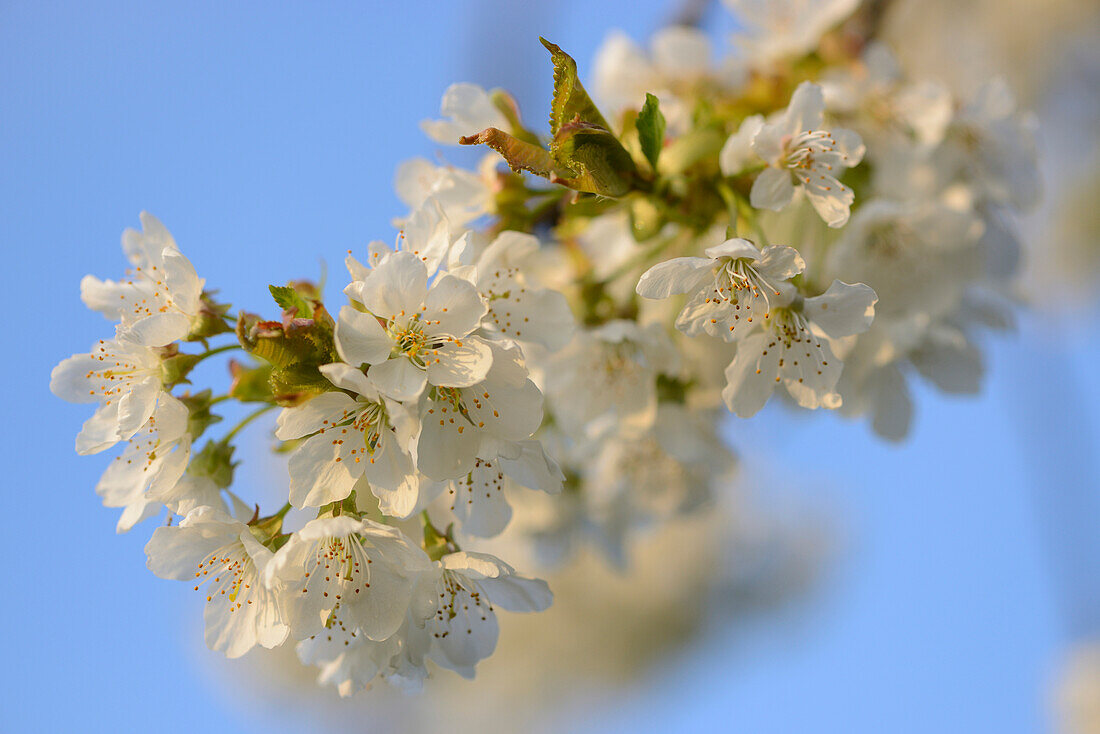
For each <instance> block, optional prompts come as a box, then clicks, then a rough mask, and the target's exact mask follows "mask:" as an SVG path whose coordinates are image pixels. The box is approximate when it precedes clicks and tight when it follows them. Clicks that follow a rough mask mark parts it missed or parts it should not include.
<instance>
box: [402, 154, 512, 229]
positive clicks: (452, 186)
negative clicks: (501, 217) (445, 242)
mask: <svg viewBox="0 0 1100 734" xmlns="http://www.w3.org/2000/svg"><path fill="white" fill-rule="evenodd" d="M487 158H488V160H489V162H491V163H492V164H493V166H494V167H495V165H496V162H497V160H498V158H497V157H496V156H495V155H494V156H493V157H487ZM494 175H495V170H493V169H488V168H487V167H486V170H484V171H482V172H477V173H475V172H474V171H467V170H465V169H462V168H458V167H455V166H437V165H435V164H434V163H432V162H431V161H428V160H426V159H424V158H413V159H410V160H407V161H404V162H403V163H402V164H401V165H400V166H398V168H397V173H396V175H395V176H394V189H395V190H396V191H397V195H398V197H399V198H400V199H401V201H403V202H404V203H405V204H406V205H407V206H408V207H409V209H410V210H412V211H414V212H415V211H417V210H418V209H420V208H421V207H422V206H424V205H425V203H427V202H428V200H429V198H430V199H433V200H434V201H436V202H438V204H439V206H440V207H441V208H442V211H443V213H444V215H445V216H446V219H447V220H448V221H449V222H450V223H451V224H453V225H455V226H462V225H464V224H467V223H468V222H470V221H471V220H474V219H477V218H478V217H480V216H482V215H484V214H487V213H489V212H490V211H491V210H492V208H493V197H494V194H495V192H494V191H493V189H492V188H491V187H490V185H489V183H488V182H487V179H488V180H490V181H491V179H490V178H489V177H490V176H494Z"/></svg>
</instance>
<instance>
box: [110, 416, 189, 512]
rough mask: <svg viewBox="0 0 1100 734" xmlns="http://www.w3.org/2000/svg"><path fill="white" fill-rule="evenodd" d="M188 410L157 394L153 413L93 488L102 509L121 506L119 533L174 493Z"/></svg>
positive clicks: (184, 457)
mask: <svg viewBox="0 0 1100 734" xmlns="http://www.w3.org/2000/svg"><path fill="white" fill-rule="evenodd" d="M187 416H188V412H187V407H186V406H184V404H183V403H181V402H180V401H179V400H176V399H175V398H173V397H172V396H170V395H163V396H161V399H160V401H159V402H158V403H157V407H156V409H155V410H154V412H153V415H151V416H150V417H149V420H148V421H147V422H146V423H145V425H144V426H142V428H141V430H139V431H138V432H137V433H136V434H135V435H134V436H132V437H131V438H130V439H129V441H128V443H127V446H126V448H125V449H123V451H122V453H121V454H119V455H118V456H117V457H115V459H114V460H113V461H112V462H111V464H110V466H108V467H107V470H106V471H105V472H104V473H103V477H102V478H101V479H100V480H99V483H98V484H97V485H96V488H95V489H96V493H97V494H99V496H100V497H102V498H103V504H104V505H105V506H107V507H121V508H123V511H122V515H121V517H119V520H118V527H117V529H118V532H120V533H125V532H127V531H129V530H130V529H131V528H132V527H134V525H137V524H138V523H139V522H141V521H142V520H145V519H147V518H150V517H152V516H153V515H155V514H156V513H157V512H158V511H159V510H160V509H161V507H162V506H163V504H164V502H165V500H166V498H167V497H168V496H169V495H170V494H172V493H173V490H175V488H176V485H177V484H178V483H179V481H180V479H181V478H182V476H183V472H184V469H186V467H187V461H188V459H189V458H190V456H191V436H190V434H188V432H187Z"/></svg>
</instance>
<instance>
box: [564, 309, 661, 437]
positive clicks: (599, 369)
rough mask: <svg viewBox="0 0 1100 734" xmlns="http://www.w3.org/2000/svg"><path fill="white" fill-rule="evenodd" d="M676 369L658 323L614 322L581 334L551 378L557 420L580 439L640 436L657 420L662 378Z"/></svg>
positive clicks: (567, 349) (570, 346)
mask: <svg viewBox="0 0 1100 734" xmlns="http://www.w3.org/2000/svg"><path fill="white" fill-rule="evenodd" d="M677 367H678V356H677V354H676V350H675V349H674V348H673V346H672V343H671V341H670V340H669V338H668V335H667V334H666V333H665V331H664V327H662V326H661V325H660V324H650V325H648V326H646V327H641V326H639V325H638V324H637V323H635V322H633V321H626V320H616V321H610V322H608V323H606V324H603V325H601V326H599V327H596V328H595V329H589V330H585V331H579V332H577V335H576V337H574V339H573V342H572V343H571V344H570V345H569V346H568V347H567V348H566V349H564V350H562V351H561V352H560V353H559V354H557V355H555V356H554V358H553V364H552V366H551V367H550V368H549V371H548V374H547V390H548V393H549V394H550V396H551V398H552V401H553V411H554V417H555V418H556V419H557V420H559V421H560V422H561V423H562V425H563V426H564V427H565V428H566V430H568V431H569V432H570V433H571V434H573V435H576V436H586V437H588V438H596V437H599V436H603V435H606V434H608V433H621V434H623V435H636V434H638V433H640V432H641V431H644V430H646V429H647V428H649V427H650V426H651V425H653V421H654V419H655V418H656V415H657V376H658V374H673V373H675V371H676V369H677Z"/></svg>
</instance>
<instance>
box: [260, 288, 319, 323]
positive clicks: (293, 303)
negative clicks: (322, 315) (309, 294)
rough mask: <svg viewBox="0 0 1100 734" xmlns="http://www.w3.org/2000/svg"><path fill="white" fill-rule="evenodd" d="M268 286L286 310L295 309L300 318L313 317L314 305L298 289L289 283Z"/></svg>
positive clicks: (278, 302)
mask: <svg viewBox="0 0 1100 734" xmlns="http://www.w3.org/2000/svg"><path fill="white" fill-rule="evenodd" d="M267 288H268V290H270V291H271V295H272V296H273V297H274V298H275V303H277V304H279V306H280V307H281V308H282V309H283V310H284V311H290V310H294V311H295V312H296V313H295V316H297V317H298V318H300V319H311V318H313V306H311V305H310V304H309V301H307V300H306V299H304V298H302V296H301V294H300V293H298V291H296V290H294V289H293V288H291V287H290V286H288V285H269V286H268V287H267Z"/></svg>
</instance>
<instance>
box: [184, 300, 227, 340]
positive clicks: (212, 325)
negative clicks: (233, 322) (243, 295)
mask: <svg viewBox="0 0 1100 734" xmlns="http://www.w3.org/2000/svg"><path fill="white" fill-rule="evenodd" d="M229 308H230V306H229V304H228V303H215V302H214V300H213V299H212V298H211V297H210V294H209V293H207V292H206V291H203V293H202V297H201V298H200V299H199V312H198V314H197V315H196V316H195V318H194V319H193V320H192V321H191V331H189V332H188V334H187V338H186V341H191V342H194V341H201V340H203V339H209V338H210V337H212V336H217V335H218V334H227V333H229V332H231V331H233V327H231V326H230V325H229V324H227V323H226V322H225V315H226V314H227V313H229Z"/></svg>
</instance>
